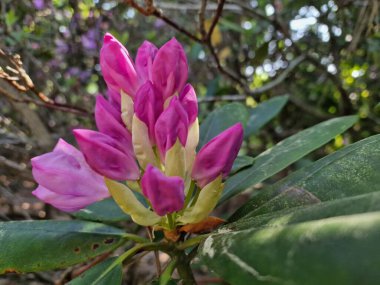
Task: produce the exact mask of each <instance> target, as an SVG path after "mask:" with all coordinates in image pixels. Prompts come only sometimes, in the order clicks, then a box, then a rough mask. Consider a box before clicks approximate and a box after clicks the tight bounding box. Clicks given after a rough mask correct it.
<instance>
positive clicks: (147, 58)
mask: <svg viewBox="0 0 380 285" xmlns="http://www.w3.org/2000/svg"><path fill="white" fill-rule="evenodd" d="M157 51H158V49H157V47H156V46H155V45H154V44H152V43H151V42H148V41H144V43H143V44H142V45H141V46H140V47H139V49H138V50H137V56H136V69H137V73H138V74H139V76H140V78H141V79H142V83H144V82H145V81H147V80H152V65H153V60H154V57H155V56H156V54H157Z"/></svg>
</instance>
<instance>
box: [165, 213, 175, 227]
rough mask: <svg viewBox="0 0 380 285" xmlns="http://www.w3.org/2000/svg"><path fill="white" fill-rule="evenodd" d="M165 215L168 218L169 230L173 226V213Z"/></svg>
mask: <svg viewBox="0 0 380 285" xmlns="http://www.w3.org/2000/svg"><path fill="white" fill-rule="evenodd" d="M166 216H167V218H168V224H169V228H170V229H171V230H173V229H174V227H175V224H174V219H173V214H167V215H166Z"/></svg>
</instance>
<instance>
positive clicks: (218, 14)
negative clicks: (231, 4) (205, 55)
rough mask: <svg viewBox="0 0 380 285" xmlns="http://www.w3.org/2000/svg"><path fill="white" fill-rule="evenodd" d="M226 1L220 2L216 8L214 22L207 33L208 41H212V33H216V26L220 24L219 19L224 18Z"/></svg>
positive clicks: (220, 0)
mask: <svg viewBox="0 0 380 285" xmlns="http://www.w3.org/2000/svg"><path fill="white" fill-rule="evenodd" d="M224 1H225V0H218V7H217V8H216V11H215V16H214V19H213V20H212V23H211V25H210V29H209V30H208V33H207V40H208V41H211V36H212V33H213V32H214V29H215V27H216V24H218V22H219V19H220V17H221V16H222V12H223V6H224Z"/></svg>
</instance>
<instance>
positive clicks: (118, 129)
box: [95, 96, 133, 153]
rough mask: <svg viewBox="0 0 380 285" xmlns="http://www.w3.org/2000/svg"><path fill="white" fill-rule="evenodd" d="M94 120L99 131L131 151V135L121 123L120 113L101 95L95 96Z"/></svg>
mask: <svg viewBox="0 0 380 285" xmlns="http://www.w3.org/2000/svg"><path fill="white" fill-rule="evenodd" d="M95 120H96V126H97V128H98V130H99V131H100V132H101V133H103V134H106V135H108V136H110V137H112V138H113V139H115V140H117V141H119V142H120V143H121V144H122V145H123V146H124V147H125V149H126V151H128V152H130V153H133V146H132V136H131V134H130V132H129V131H128V130H127V128H126V127H125V126H124V124H123V123H122V120H121V113H120V112H118V111H117V110H115V109H114V108H113V107H112V106H111V104H110V103H108V101H107V100H106V99H104V97H102V96H97V97H96V105H95Z"/></svg>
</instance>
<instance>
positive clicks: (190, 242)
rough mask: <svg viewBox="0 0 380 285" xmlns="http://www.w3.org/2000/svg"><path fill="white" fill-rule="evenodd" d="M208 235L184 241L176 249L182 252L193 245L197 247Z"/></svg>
mask: <svg viewBox="0 0 380 285" xmlns="http://www.w3.org/2000/svg"><path fill="white" fill-rule="evenodd" d="M209 235H210V234H205V235H199V236H196V237H194V238H191V239H188V240H186V241H184V242H183V243H181V244H179V245H178V246H177V249H179V250H184V249H186V248H189V247H192V246H194V245H197V244H199V243H200V242H202V241H203V240H204V239H206V238H207V237H208V236H209Z"/></svg>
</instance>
